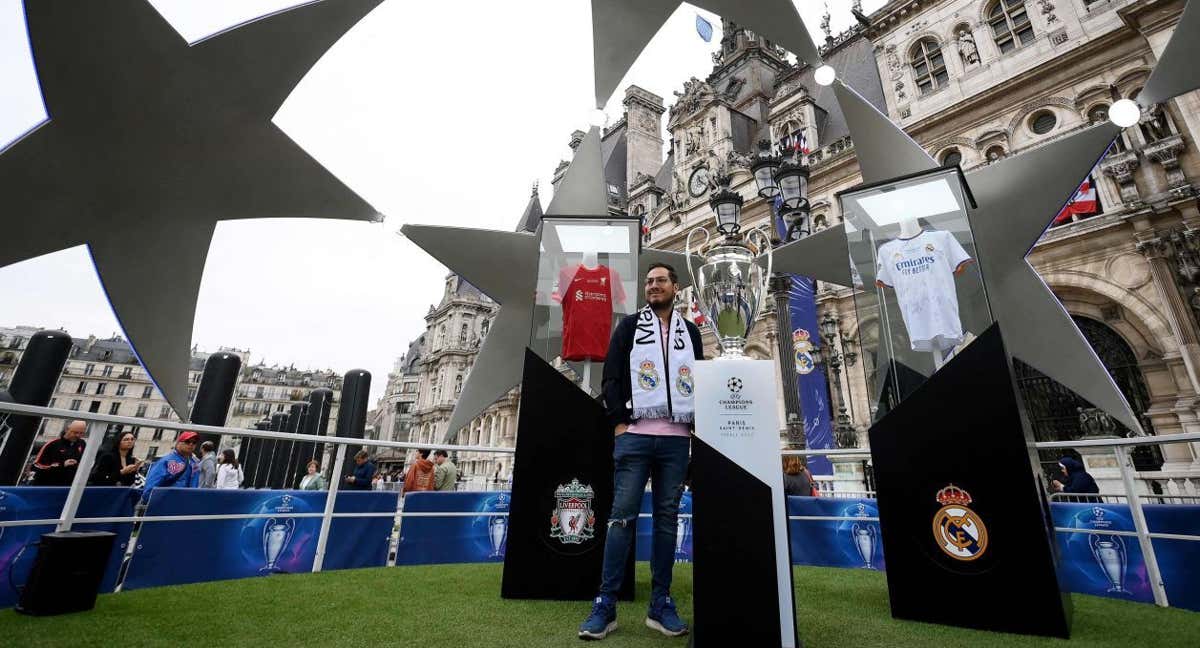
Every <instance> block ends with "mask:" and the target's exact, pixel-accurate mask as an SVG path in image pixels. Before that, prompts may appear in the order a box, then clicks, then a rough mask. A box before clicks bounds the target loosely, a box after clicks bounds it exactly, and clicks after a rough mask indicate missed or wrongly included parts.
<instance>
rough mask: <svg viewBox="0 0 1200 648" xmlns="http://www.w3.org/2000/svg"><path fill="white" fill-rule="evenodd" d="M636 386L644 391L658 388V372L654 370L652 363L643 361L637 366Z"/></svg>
mask: <svg viewBox="0 0 1200 648" xmlns="http://www.w3.org/2000/svg"><path fill="white" fill-rule="evenodd" d="M638 386H639V387H641V388H642V389H645V390H646V391H654V390H655V389H657V388H658V371H656V370H655V369H654V363H653V362H651V361H649V360H644V361H642V364H641V365H639V366H638Z"/></svg>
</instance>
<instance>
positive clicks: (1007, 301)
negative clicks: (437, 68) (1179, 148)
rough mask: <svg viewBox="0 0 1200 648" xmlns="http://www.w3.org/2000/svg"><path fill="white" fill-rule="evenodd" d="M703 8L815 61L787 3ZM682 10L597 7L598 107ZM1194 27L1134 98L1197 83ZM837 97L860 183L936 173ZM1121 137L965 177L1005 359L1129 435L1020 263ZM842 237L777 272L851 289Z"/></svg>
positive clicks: (1064, 146) (1127, 413)
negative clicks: (748, 9) (1008, 355)
mask: <svg viewBox="0 0 1200 648" xmlns="http://www.w3.org/2000/svg"><path fill="white" fill-rule="evenodd" d="M696 4H697V5H698V6H700V7H703V8H706V9H709V10H711V11H714V12H716V13H719V14H722V15H724V16H726V17H728V18H729V19H731V20H735V21H739V20H740V21H742V22H744V24H745V25H746V26H748V27H750V28H751V29H754V30H755V31H757V32H759V33H761V34H763V35H765V36H767V37H768V38H773V39H774V40H776V42H779V43H780V44H782V45H784V47H787V48H789V49H793V51H794V52H795V53H796V54H797V55H798V56H799V57H800V59H801V60H802V61H805V62H807V63H808V64H810V65H812V66H814V67H816V66H817V65H819V64H820V61H819V56H818V53H817V51H816V50H815V48H813V47H812V43H811V41H810V40H809V39H808V36H807V34H808V32H807V29H806V28H805V27H804V25H803V21H802V20H801V19H800V17H799V15H798V14H797V13H796V11H795V7H794V6H792V5H791V3H785V2H769V3H768V2H760V3H737V2H728V3H726V2H717V1H716V0H712V1H711V2H707V3H705V2H697V3H696ZM743 4H745V5H747V6H752V7H753V8H754V11H755V15H754V16H753V19H754V20H753V22H751V21H750V20H747V18H749V16H744V15H743V16H742V17H739V12H740V11H744V8H743V7H742V5H743ZM718 5H720V7H719V8H718ZM676 6H677V3H675V2H673V0H653V1H650V2H640V1H638V0H592V15H593V18H592V27H593V40H594V41H595V43H596V96H597V102H598V104H599V105H602V104H603V103H604V102H605V101H607V99H608V97H609V96H610V95H611V93H612V91H613V90H614V89H615V87H616V84H617V83H619V82H620V79H621V78H622V77H623V76H624V74H625V73H626V72H627V71H628V69H629V67H630V66H632V65H633V62H634V60H636V58H637V56H638V55H639V54H640V53H641V51H642V49H643V48H644V47H645V45H646V44H647V43H648V42H649V40H650V38H652V37H653V35H654V34H655V33H656V32H657V31H658V29H659V28H660V27H661V26H662V23H663V22H664V21H665V20H666V18H667V16H669V15H670V12H671V11H673V10H674V8H675V7H676ZM637 20H641V21H646V22H645V23H644V24H641V25H640V26H637V25H631V24H627V22H623V21H628V22H632V21H637ZM796 25H799V29H796V28H795V26H796ZM1197 29H1200V10H1198V9H1197V8H1196V7H1194V6H1192V3H1189V4H1188V6H1187V7H1185V9H1184V14H1183V16H1182V17H1181V18H1180V22H1179V24H1178V25H1177V26H1176V28H1175V32H1174V33H1173V34H1172V37H1171V41H1170V42H1169V43H1168V44H1167V47H1166V48H1165V49H1164V50H1163V55H1162V57H1161V60H1160V61H1159V64H1158V65H1157V66H1156V67H1155V70H1154V72H1153V73H1152V74H1151V76H1150V79H1149V80H1148V81H1147V83H1146V85H1145V87H1144V89H1143V90H1142V92H1141V93H1140V94H1139V96H1138V103H1139V104H1140V105H1141V106H1142V108H1143V109H1145V108H1148V107H1150V106H1151V105H1153V104H1154V103H1158V102H1162V101H1165V100H1167V99H1170V98H1172V97H1176V96H1178V95H1180V94H1183V93H1185V92H1188V91H1190V90H1194V89H1196V88H1197V87H1200V66H1196V65H1194V61H1196V60H1197V59H1200V39H1196V38H1195V37H1194V34H1195V33H1196V31H1197ZM789 32H795V34H792V37H791V39H790V40H785V39H781V38H779V37H780V36H785V35H788V33H789ZM796 41H799V42H798V43H797V42H796ZM618 48H623V50H618ZM834 91H835V95H836V97H837V100H838V104H839V106H840V107H841V109H842V112H843V113H844V114H845V116H846V122H847V125H848V126H849V128H850V132H851V136H852V139H853V140H854V144H855V154H856V156H857V158H858V160H859V165H860V168H861V170H862V176H863V180H864V182H875V181H880V180H886V179H887V178H892V177H898V176H902V175H906V174H909V173H914V172H918V171H923V170H928V169H932V168H935V167H937V166H938V164H937V162H935V161H934V160H933V158H932V157H930V155H929V153H928V152H926V151H925V150H924V149H923V148H921V147H920V145H918V144H917V143H916V142H914V141H913V140H912V139H911V138H910V137H909V136H908V135H907V134H905V133H904V131H903V130H901V129H900V128H899V127H898V126H896V125H895V124H894V123H893V122H892V121H891V119H889V118H888V117H887V115H884V114H883V113H881V112H880V111H879V110H878V109H876V108H875V106H873V105H872V104H870V103H869V102H868V101H866V100H865V99H864V98H863V97H862V96H861V95H859V94H858V93H857V92H855V91H854V90H853V89H852V88H850V87H848V86H846V85H844V84H842V83H841V82H840V81H835V87H834ZM1118 131H1119V129H1118V128H1117V127H1116V126H1113V125H1111V124H1108V125H1102V126H1097V127H1094V128H1091V129H1088V130H1087V131H1084V132H1082V133H1079V134H1076V135H1074V136H1072V137H1069V138H1066V139H1063V140H1060V141H1058V142H1055V143H1052V144H1049V145H1047V146H1044V147H1041V148H1039V149H1036V150H1034V151H1032V152H1030V153H1026V154H1024V155H1020V156H1017V157H1014V158H1009V159H1007V160H1005V161H1003V162H1000V163H998V164H993V165H989V166H987V167H985V168H983V169H979V170H976V171H974V172H972V173H970V174H968V175H967V182H968V184H970V186H971V187H972V190H973V192H974V194H975V197H976V200H977V202H978V204H979V208H978V209H977V210H975V211H974V212H973V213H972V214H971V224H972V228H973V230H974V232H975V237H976V238H975V245H976V248H977V249H978V250H979V256H980V264H981V267H982V270H983V274H984V275H985V276H986V277H987V280H988V282H989V283H988V294H989V298H990V301H991V305H992V311H993V315H994V316H995V317H996V319H997V320H998V321H999V322H1000V324H1001V327H1002V328H1003V330H1004V331H1005V342H1006V344H1008V346H1009V349H1010V351H1011V352H1012V353H1013V354H1014V355H1015V356H1017V357H1019V358H1020V359H1021V360H1023V361H1025V362H1026V363H1027V364H1029V365H1031V366H1033V367H1034V368H1036V369H1038V370H1039V371H1041V372H1042V373H1044V374H1046V375H1048V376H1050V377H1051V378H1054V379H1055V380H1057V381H1058V382H1060V383H1062V384H1063V385H1065V386H1066V387H1068V388H1070V389H1071V390H1073V391H1075V392H1076V393H1077V394H1079V395H1080V396H1082V397H1083V398H1085V399H1087V400H1089V401H1091V402H1092V404H1093V405H1095V406H1096V407H1099V408H1100V409H1102V410H1104V411H1105V412H1107V413H1108V414H1109V415H1111V416H1113V417H1115V418H1116V419H1117V420H1120V421H1121V422H1122V423H1123V424H1124V425H1126V426H1127V427H1128V428H1129V429H1131V430H1134V431H1140V430H1141V425H1140V422H1139V421H1138V419H1137V417H1136V416H1135V415H1134V413H1133V410H1132V408H1131V407H1130V406H1129V403H1128V402H1127V401H1126V400H1125V397H1124V396H1123V395H1122V394H1121V391H1120V389H1118V388H1117V386H1116V384H1115V383H1114V382H1113V380H1112V378H1111V377H1110V376H1109V374H1108V371H1107V370H1106V369H1105V368H1104V365H1103V364H1102V363H1101V362H1100V360H1099V358H1098V357H1097V356H1096V354H1095V352H1094V351H1093V350H1092V348H1091V346H1090V345H1089V344H1088V342H1087V340H1086V339H1085V338H1084V337H1083V334H1082V333H1080V331H1079V329H1078V327H1076V326H1075V323H1074V321H1072V320H1071V318H1070V316H1069V315H1068V314H1067V312H1066V311H1065V310H1064V309H1063V308H1062V305H1061V304H1059V302H1058V300H1057V299H1056V298H1055V297H1054V295H1053V293H1052V292H1050V289H1049V288H1048V287H1047V286H1046V285H1045V283H1044V282H1042V280H1041V278H1040V277H1039V276H1038V275H1037V273H1036V272H1035V271H1034V269H1033V267H1032V266H1030V265H1029V263H1028V261H1026V259H1025V257H1026V255H1027V254H1028V253H1029V251H1030V249H1032V248H1033V245H1034V244H1035V243H1036V242H1037V240H1038V238H1039V237H1040V236H1041V235H1042V233H1043V232H1045V230H1046V228H1047V227H1048V226H1049V223H1050V221H1051V219H1052V218H1053V217H1054V215H1055V214H1057V213H1058V211H1059V210H1060V209H1061V208H1062V206H1063V205H1064V204H1066V202H1067V201H1068V200H1069V199H1070V198H1071V196H1072V195H1073V194H1074V192H1075V190H1076V189H1077V188H1078V186H1079V183H1080V181H1081V180H1082V179H1083V178H1085V177H1087V175H1088V173H1090V172H1091V170H1092V169H1093V168H1094V167H1095V165H1096V164H1097V163H1098V162H1099V160H1100V158H1101V157H1103V155H1104V153H1105V152H1106V151H1107V149H1108V147H1109V146H1110V145H1111V144H1112V141H1113V139H1114V138H1115V137H1116V135H1117V133H1118ZM840 229H841V228H831V230H833V232H821V233H819V234H815V235H813V236H810V237H808V238H806V239H803V240H801V241H796V242H794V243H789V244H787V245H785V246H782V247H781V248H779V249H778V250H777V251H776V258H775V271H776V272H795V273H798V274H805V275H808V276H811V277H814V278H817V279H820V280H824V281H833V282H835V283H839V284H842V285H850V282H849V281H848V278H849V272H848V270H847V268H846V264H847V259H848V249H847V245H846V241H845V238H844V236H843V235H842V233H841V231H840Z"/></svg>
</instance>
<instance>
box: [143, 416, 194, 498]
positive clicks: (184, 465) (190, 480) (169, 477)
mask: <svg viewBox="0 0 1200 648" xmlns="http://www.w3.org/2000/svg"><path fill="white" fill-rule="evenodd" d="M199 440H200V435H199V434H196V433H195V432H192V431H190V430H189V431H185V432H182V433H180V435H179V438H177V439H175V449H174V450H172V451H171V452H168V453H167V454H165V455H163V456H162V457H161V458H159V460H158V461H155V462H154V465H152V466H150V472H148V473H147V474H146V487H145V489H144V490H143V491H142V501H143V502H149V501H150V493H151V492H152V491H153V490H154V489H155V488H158V487H160V486H162V487H164V488H169V487H174V488H196V487H197V486H199V485H200V470H199V468H198V466H197V464H199V463H200V462H199V460H197V459H196V457H195V452H196V442H197V441H199Z"/></svg>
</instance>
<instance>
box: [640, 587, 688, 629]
mask: <svg viewBox="0 0 1200 648" xmlns="http://www.w3.org/2000/svg"><path fill="white" fill-rule="evenodd" d="M646 627H648V628H652V629H654V630H658V631H659V632H661V633H663V634H665V635H667V636H668V637H678V636H680V635H685V634H687V632H688V627H687V624H686V623H684V622H683V619H680V618H679V613H678V612H676V611H675V601H672V600H671V597H670V596H664V597H663V598H661V599H659V600H657V601H654V602H653V603H651V604H650V609H649V610H648V611H647V612H646Z"/></svg>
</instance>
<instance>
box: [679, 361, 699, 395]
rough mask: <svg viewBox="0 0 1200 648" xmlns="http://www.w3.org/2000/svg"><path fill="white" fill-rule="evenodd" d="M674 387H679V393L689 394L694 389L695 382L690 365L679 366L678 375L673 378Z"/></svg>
mask: <svg viewBox="0 0 1200 648" xmlns="http://www.w3.org/2000/svg"><path fill="white" fill-rule="evenodd" d="M675 387H676V388H677V389H679V393H681V394H685V395H687V396H691V395H692V392H694V391H695V390H696V383H695V381H694V379H693V378H692V369H691V367H680V368H679V377H678V378H676V379H675Z"/></svg>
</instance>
